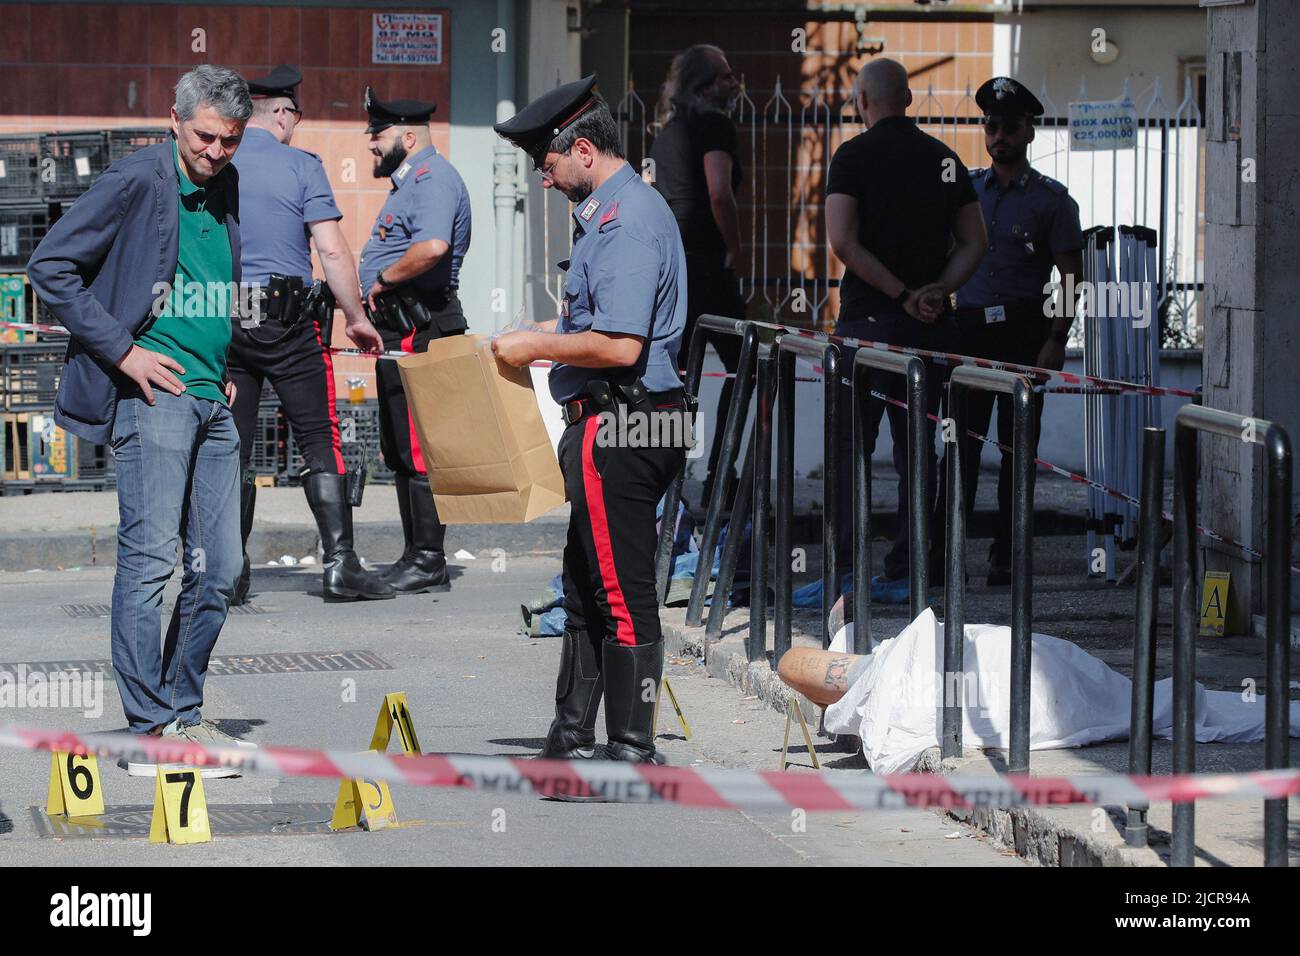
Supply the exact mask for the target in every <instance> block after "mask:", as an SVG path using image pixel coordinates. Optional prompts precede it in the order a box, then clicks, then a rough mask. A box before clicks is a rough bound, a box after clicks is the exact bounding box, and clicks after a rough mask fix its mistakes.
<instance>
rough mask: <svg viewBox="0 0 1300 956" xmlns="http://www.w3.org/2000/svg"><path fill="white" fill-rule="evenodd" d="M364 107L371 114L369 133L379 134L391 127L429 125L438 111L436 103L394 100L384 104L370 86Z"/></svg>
mask: <svg viewBox="0 0 1300 956" xmlns="http://www.w3.org/2000/svg"><path fill="white" fill-rule="evenodd" d="M364 105H365V108H366V112H367V113H369V114H370V123H369V125H367V126H366V132H367V133H378V132H379V131H381V130H385V129H388V127H390V126H399V125H400V126H409V125H413V124H416V123H427V122H429V117H430V116H432V115H433V114H434V112H435V111H436V110H437V109H438V106H437V104H436V103H424V102H421V101H420V100H393V101H392V102H389V103H384V102H381V101H380V100H379V99H377V98H376V97H375V91H374V90H373V89H371V88H370V87H369V86H367V87H366V96H365V100H364Z"/></svg>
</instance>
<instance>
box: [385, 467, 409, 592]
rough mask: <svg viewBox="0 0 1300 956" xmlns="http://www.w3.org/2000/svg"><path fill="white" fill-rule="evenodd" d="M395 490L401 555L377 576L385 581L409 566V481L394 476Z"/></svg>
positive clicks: (403, 476) (404, 477) (404, 476)
mask: <svg viewBox="0 0 1300 956" xmlns="http://www.w3.org/2000/svg"><path fill="white" fill-rule="evenodd" d="M393 477H394V479H395V485H396V488H397V511H398V513H399V514H400V515H401V516H402V555H401V557H399V558H398V559H397V560H396V561H394V562H393V563H392V564H390V565H389V566H388V567H387V568H385V569H384V570H383V571H381V572H379V576H380V577H381V578H383V579H384V580H385V581H387V580H388V579H389V578H390V577H392V576H393V575H395V574H398V573H399V572H401V571H402V570H403V569H405V568H407V567H410V564H411V489H410V484H411V479H409V478H407V477H406V475H394V476H393Z"/></svg>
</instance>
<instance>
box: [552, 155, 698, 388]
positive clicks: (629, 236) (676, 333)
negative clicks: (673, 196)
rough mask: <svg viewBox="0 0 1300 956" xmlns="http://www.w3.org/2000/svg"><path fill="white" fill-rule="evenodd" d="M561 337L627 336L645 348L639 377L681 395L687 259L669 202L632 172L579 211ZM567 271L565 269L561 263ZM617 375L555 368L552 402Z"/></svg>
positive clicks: (622, 173)
mask: <svg viewBox="0 0 1300 956" xmlns="http://www.w3.org/2000/svg"><path fill="white" fill-rule="evenodd" d="M573 221H574V223H575V224H576V225H575V227H574V230H573V257H572V258H571V259H570V260H569V262H568V263H567V269H568V274H567V275H566V277H565V281H564V299H563V301H562V303H561V317H560V323H559V326H558V327H557V328H558V331H559V332H561V333H565V332H585V331H587V330H588V329H594V330H596V331H598V332H621V333H627V334H630V335H639V336H642V337H643V338H644V339H645V340H646V342H645V347H644V348H642V350H641V356H640V358H639V359H637V363H636V365H635V366H634V367H633V371H634V372H635V374H636V375H639V376H640V377H641V380H642V381H643V382H644V383H645V387H646V388H647V389H648V390H649V391H652V392H663V391H667V390H669V389H673V388H681V385H682V382H681V379H680V378H679V377H678V375H677V351H678V349H679V348H680V346H681V344H682V329H683V328H684V327H685V325H686V253H685V251H684V250H683V248H682V239H681V233H680V231H679V230H678V228H677V220H675V219H674V218H673V214H672V210H670V209H669V208H668V203H667V202H665V201H664V198H663V197H662V196H661V195H659V193H658V192H657V191H656V190H655V188H654V187H653V186H647V185H646V184H645V183H644V182H642V180H641V177H639V176H638V175H637V174H636V171H635V170H634V169H633V168H632V167H631V166H629V165H626V164H624V166H623V168H622V169H620V170H619V171H618V172H616V173H614V175H612V176H610V177H609V179H607V180H605V182H603V183H601V185H600V188H599V189H597V190H596V191H595V192H593V193H592V194H591V195H590V196H589V197H587V198H586V199H585V200H583V201H582V202H581V203H579V204H578V205H577V206H575V207H574V209H573ZM560 266H561V268H565V267H566V264H565V263H560ZM616 371H617V370H614V369H607V368H580V367H578V366H576V365H564V364H562V363H558V362H557V363H556V364H555V365H554V366H553V367H552V368H551V377H550V386H551V396H552V397H553V398H554V399H555V400H556V401H557V402H566V401H569V400H570V399H572V398H575V397H577V396H578V395H582V394H584V393H585V392H586V385H587V382H588V381H590V380H591V379H599V378H603V379H611V377H612V376H613V375H614V374H615V372H616Z"/></svg>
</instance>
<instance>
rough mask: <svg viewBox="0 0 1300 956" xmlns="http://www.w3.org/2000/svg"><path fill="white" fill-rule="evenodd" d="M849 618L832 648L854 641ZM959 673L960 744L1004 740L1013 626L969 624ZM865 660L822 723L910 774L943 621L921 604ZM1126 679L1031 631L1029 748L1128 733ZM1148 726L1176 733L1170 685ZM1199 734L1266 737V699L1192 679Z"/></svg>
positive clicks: (937, 693)
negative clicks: (1211, 688) (911, 618)
mask: <svg viewBox="0 0 1300 956" xmlns="http://www.w3.org/2000/svg"><path fill="white" fill-rule="evenodd" d="M852 642H853V625H852V623H850V624H848V625H846V626H845V627H844V628H842V629H841V630H840V631H839V632H838V633H837V634H836V636H835V640H834V641H833V642H832V644H831V649H832V650H839V651H843V650H844V649H845V648H846V647H850V646H852ZM964 653H965V659H964V661H963V668H964V678H963V679H962V680H961V681H959V682H954V684H953V688H952V689H951V690H952V692H953V693H956V694H957V695H959V699H960V700H961V701H962V703H963V707H962V742H963V744H964V746H965V747H967V748H976V749H978V748H985V747H993V748H1006V747H1007V746H1008V745H1009V744H1010V738H1011V734H1010V726H1011V705H1010V700H1011V698H1010V674H1011V628H1009V627H1004V626H995V625H991V624H967V625H966V647H965V652H964ZM870 657H871V663H870V664H869V665H868V666H867V669H866V670H865V671H864V672H863V673H862V676H861V677H859V678H858V680H857V681H856V682H855V683H854V684H853V686H852V687H850V688H849V690H848V693H846V694H845V695H844V697H843V698H841V699H840V700H839V701H838V702H836V703H834V704H832V705H831V706H830V707H828V708H827V709H826V729H827V730H829V731H831V732H832V733H842V734H856V735H857V736H858V737H860V738H861V739H862V750H863V754H864V755H865V756H866V758H867V761H868V763H870V765H871V768H872V769H873V770H874V771H875V772H877V773H903V772H905V771H908V770H911V769H912V767H913V766H914V765H915V764H916V761H917V759H918V758H919V757H920V756H921V754H922V753H923V752H924V751H925V750H926V748H928V747H937V746H938V745H939V732H940V728H941V727H942V720H943V702H944V688H943V687H942V681H941V678H940V677H939V676H938V672H939V670H940V668H941V667H942V664H943V624H942V623H941V622H940V621H939V620H938V619H937V618H935V616H934V612H933V611H931V610H930V609H928V608H927V609H926V610H925V611H924V612H922V614H921V615H920V617H918V618H917V619H916V620H915V621H913V622H912V623H910V624H909V625H907V627H906V628H904V629H903V631H902V633H900V634H899V635H898V636H897V637H895V638H893V639H892V640H888V641H885V642H883V643H881V644H876V645H875V646H874V648H873V652H872V654H871V655H870ZM1131 689H1132V681H1130V680H1129V679H1128V678H1127V677H1125V676H1124V675H1123V674H1120V673H1118V672H1116V671H1114V670H1112V669H1111V668H1110V667H1108V666H1107V665H1106V664H1104V663H1102V662H1101V661H1100V660H1098V659H1097V658H1095V657H1093V656H1092V655H1091V654H1089V653H1087V652H1086V651H1084V650H1082V649H1081V648H1079V647H1078V646H1076V645H1074V644H1072V643H1071V642H1069V641H1063V640H1061V639H1060V638H1056V637H1051V636H1050V635H1047V634H1034V635H1033V666H1032V670H1031V672H1030V692H1029V749H1030V750H1051V749H1053V748H1056V747H1080V746H1083V745H1084V744H1091V743H1098V742H1100V741H1104V740H1124V739H1126V738H1127V737H1128V727H1129V708H1130V695H1131ZM1152 729H1153V732H1154V734H1155V736H1157V737H1166V738H1167V737H1171V736H1172V734H1173V683H1172V681H1170V680H1168V679H1166V680H1162V681H1157V682H1156V685H1155V697H1154V708H1153V714H1152ZM1290 733H1291V736H1292V737H1300V706H1298V705H1297V703H1296V702H1292V703H1291V715H1290ZM1196 739H1197V740H1198V741H1200V742H1202V743H1210V742H1217V743H1248V742H1250V741H1255V740H1263V739H1264V698H1263V696H1262V695H1261V696H1256V697H1254V698H1253V699H1251V700H1243V695H1242V694H1241V693H1237V692H1233V691H1207V690H1206V689H1205V688H1204V686H1202V685H1201V684H1200V683H1198V684H1197V685H1196Z"/></svg>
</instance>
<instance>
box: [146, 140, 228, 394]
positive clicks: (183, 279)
mask: <svg viewBox="0 0 1300 956" xmlns="http://www.w3.org/2000/svg"><path fill="white" fill-rule="evenodd" d="M172 158H173V160H174V161H175V163H176V178H177V179H178V180H179V181H180V197H179V202H180V249H179V254H178V256H177V259H176V281H175V284H174V285H173V287H172V289H171V294H170V295H166V296H159V297H158V298H157V299H156V300H155V307H154V310H155V313H156V317H155V318H154V320H153V321H152V322H150V323H149V325H148V326H146V327H145V329H144V330H143V331H141V332H140V334H138V335H137V336H136V337H135V343H136V344H137V345H139V346H140V347H142V348H146V349H149V350H150V351H153V352H160V353H162V354H163V355H166V356H168V357H169V358H173V359H175V360H176V361H177V362H179V363H180V365H181V367H182V368H183V369H185V374H183V375H180V376H178V377H179V378H180V380H181V381H182V382H184V383H185V388H186V394H189V395H193V396H194V397H195V398H205V399H208V400H210V401H214V402H222V403H223V404H224V403H225V401H226V393H225V389H224V382H225V377H226V350H227V349H228V348H229V347H230V312H231V306H232V305H233V303H232V301H231V296H232V294H233V288H232V284H233V282H234V265H233V263H232V261H231V256H230V237H229V235H227V233H226V210H225V206H224V204H223V202H222V200H223V198H224V197H223V195H222V191H221V189H220V187H218V188H216V189H211V190H209V189H206V188H204V187H203V186H198V185H195V184H194V183H192V182H190V180H189V178H188V177H187V176H186V175H185V171H184V170H183V169H182V168H181V162H180V156H179V155H178V154H177V152H176V143H175V141H173V142H172Z"/></svg>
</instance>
